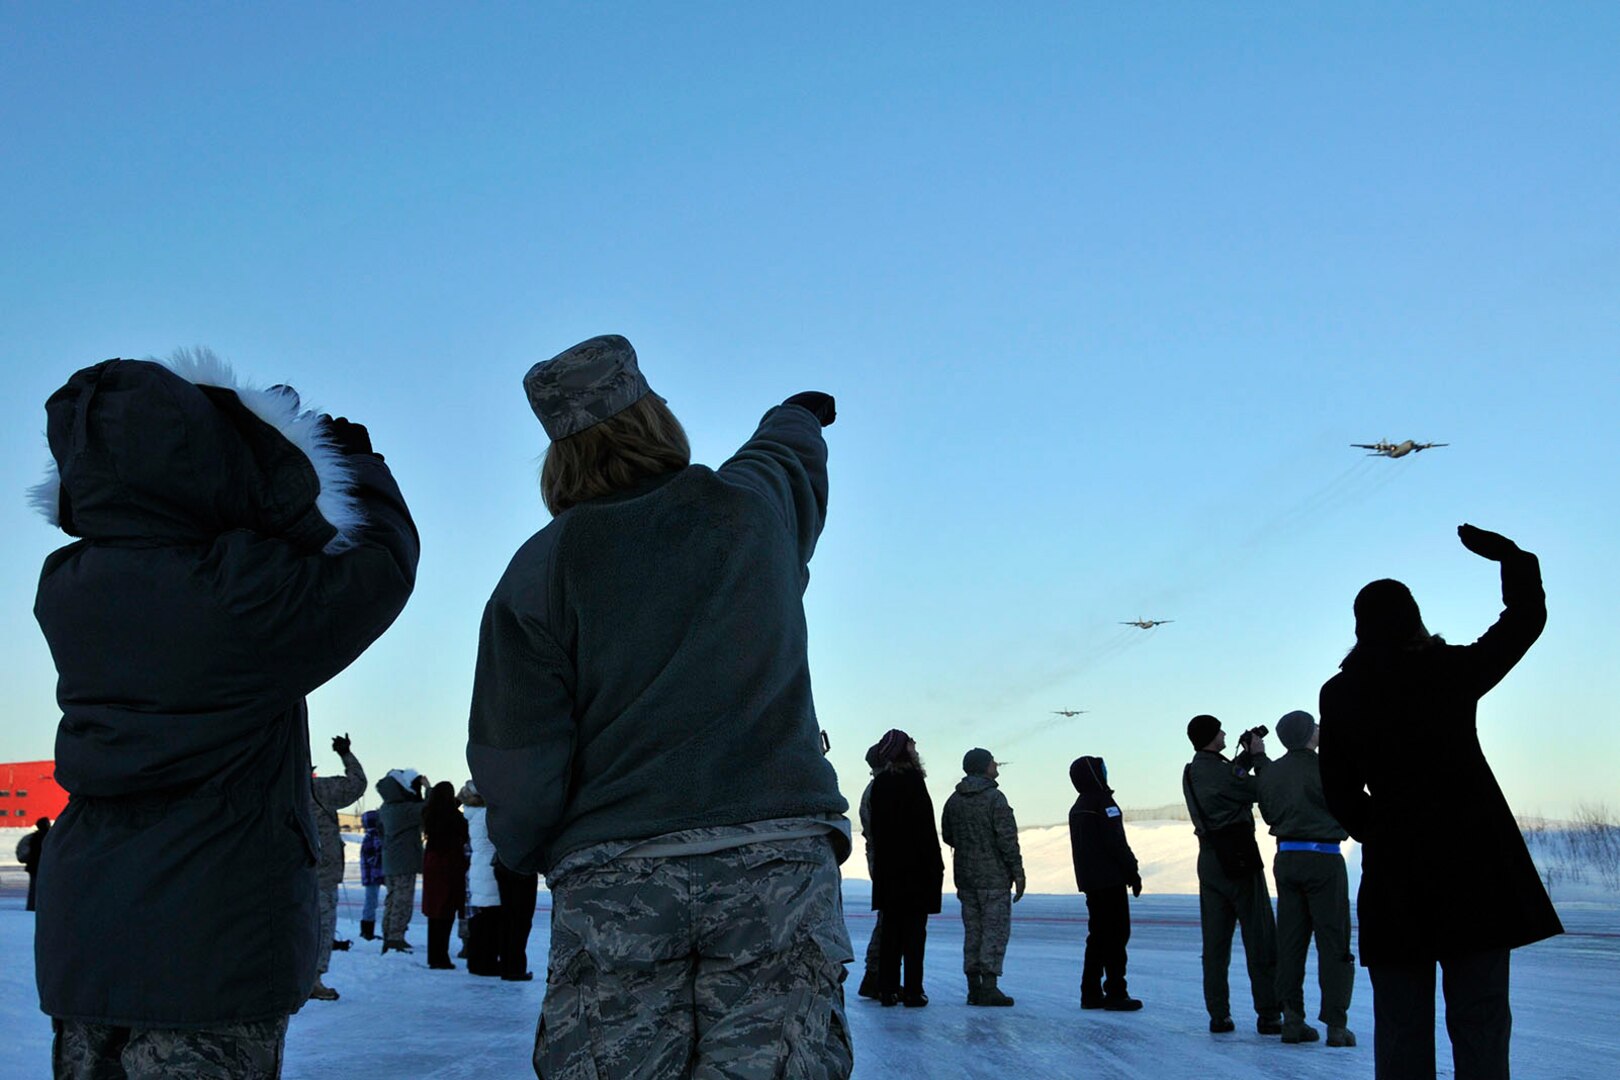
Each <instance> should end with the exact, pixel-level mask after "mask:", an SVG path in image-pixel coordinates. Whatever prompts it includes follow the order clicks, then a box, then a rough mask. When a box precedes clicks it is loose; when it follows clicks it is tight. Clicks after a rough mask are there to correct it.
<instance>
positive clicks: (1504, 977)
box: [1318, 525, 1563, 1080]
mask: <svg viewBox="0 0 1620 1080" xmlns="http://www.w3.org/2000/svg"><path fill="white" fill-rule="evenodd" d="M1457 535H1458V536H1459V537H1460V538H1461V539H1462V542H1463V546H1464V547H1466V548H1468V550H1469V551H1472V552H1473V553H1474V554H1476V555H1479V556H1482V557H1483V558H1487V559H1490V560H1491V561H1493V562H1498V563H1501V564H1502V601H1503V605H1504V610H1503V612H1502V615H1501V617H1500V618H1499V619H1497V621H1496V625H1495V626H1492V627H1491V628H1490V629H1489V630H1487V631H1486V632H1485V634H1484V636H1483V637H1481V638H1480V639H1479V640H1478V641H1476V642H1474V644H1472V645H1466V646H1453V645H1447V644H1446V643H1445V642H1444V641H1442V640H1441V639H1440V638H1439V637H1438V636H1435V635H1432V634H1430V633H1429V631H1428V630H1427V629H1426V628H1425V627H1424V625H1423V618H1422V615H1421V614H1420V613H1419V611H1418V605H1417V601H1415V600H1414V599H1412V594H1411V592H1409V591H1408V590H1407V588H1406V586H1405V585H1402V584H1401V583H1400V582H1398V581H1390V580H1388V579H1385V580H1381V581H1374V582H1373V583H1372V584H1370V585H1368V586H1367V587H1366V588H1364V589H1362V590H1361V592H1360V593H1359V594H1358V595H1357V596H1356V603H1355V614H1356V646H1355V648H1354V649H1352V650H1351V651H1350V655H1349V656H1347V657H1345V660H1344V663H1343V664H1342V665H1340V666H1341V667H1342V669H1343V670H1342V671H1341V672H1340V673H1339V674H1338V675H1335V676H1334V677H1333V678H1332V679H1329V680H1328V682H1327V683H1326V684H1325V685H1324V686H1323V687H1322V697H1321V713H1322V724H1321V734H1320V740H1321V742H1320V748H1319V751H1318V753H1319V757H1320V761H1321V768H1322V783H1323V788H1324V792H1325V794H1326V797H1327V804H1328V809H1329V810H1330V811H1331V812H1332V813H1333V816H1334V817H1335V818H1337V819H1338V820H1339V822H1340V823H1341V824H1343V825H1344V827H1345V828H1346V829H1347V830H1349V832H1350V835H1351V836H1353V837H1355V838H1356V839H1357V840H1359V841H1361V844H1362V877H1361V892H1360V896H1359V898H1358V900H1357V904H1356V908H1357V914H1358V917H1359V918H1360V924H1361V933H1360V938H1359V940H1360V948H1361V962H1362V964H1363V965H1365V966H1366V968H1367V971H1368V974H1369V975H1370V976H1371V977H1372V984H1373V1022H1374V1028H1375V1030H1374V1035H1373V1041H1374V1047H1375V1049H1374V1057H1375V1059H1376V1062H1377V1076H1378V1080H1405V1078H1407V1077H1413V1078H1417V1077H1422V1078H1428V1077H1433V1076H1434V1074H1435V1071H1434V973H1435V965H1436V964H1437V963H1438V964H1439V966H1440V969H1441V972H1442V974H1443V987H1444V991H1445V997H1446V1028H1447V1031H1448V1032H1449V1033H1450V1035H1451V1049H1452V1057H1453V1060H1454V1061H1455V1064H1456V1076H1457V1080H1483V1078H1497V1077H1500V1078H1504V1080H1505V1078H1506V1077H1507V1075H1508V1041H1509V1036H1510V1034H1511V1030H1512V1015H1511V1013H1510V1011H1509V1008H1508V953H1509V950H1511V949H1514V948H1517V947H1518V946H1520V945H1528V944H1530V943H1531V942H1533V941H1540V940H1542V939H1543V938H1548V937H1551V936H1553V935H1554V934H1560V933H1562V932H1563V926H1562V925H1561V924H1560V923H1559V921H1558V915H1557V913H1556V912H1555V911H1554V910H1553V906H1552V901H1551V900H1549V899H1548V897H1547V892H1546V890H1545V889H1544V888H1542V885H1541V878H1540V876H1539V875H1538V874H1537V872H1536V868H1535V865H1534V864H1533V863H1532V862H1531V860H1530V852H1529V849H1528V848H1527V847H1526V846H1525V843H1524V837H1523V835H1522V834H1521V833H1520V832H1519V826H1518V823H1517V822H1516V821H1515V820H1514V817H1513V811H1512V810H1511V809H1509V807H1508V803H1507V799H1506V798H1504V797H1503V795H1502V790H1501V788H1500V787H1498V786H1497V783H1496V777H1495V776H1494V775H1493V774H1492V773H1491V767H1490V765H1489V764H1488V763H1487V762H1486V760H1485V754H1484V751H1482V750H1481V749H1480V745H1479V734H1478V732H1477V730H1476V728H1475V719H1474V713H1475V709H1476V707H1477V706H1478V703H1479V699H1480V698H1481V697H1483V696H1484V695H1485V694H1486V693H1487V692H1489V691H1490V689H1491V688H1492V687H1493V686H1495V685H1496V684H1497V683H1498V682H1500V681H1501V680H1502V677H1503V676H1504V675H1506V674H1507V673H1508V672H1509V671H1510V670H1512V668H1513V665H1514V664H1516V663H1518V662H1519V658H1520V657H1522V656H1523V655H1524V654H1525V652H1526V651H1528V650H1529V648H1530V646H1531V645H1532V644H1533V643H1534V642H1535V640H1536V638H1537V637H1539V636H1540V634H1541V630H1542V627H1544V626H1545V625H1546V623H1547V606H1546V597H1545V594H1544V593H1543V592H1542V588H1541V566H1540V563H1539V562H1537V560H1536V557H1535V556H1534V555H1532V554H1530V553H1529V552H1527V551H1522V550H1520V549H1519V547H1518V545H1516V544H1514V543H1513V541H1511V540H1509V539H1507V538H1506V537H1505V536H1500V535H1498V534H1496V533H1493V532H1486V531H1485V530H1483V529H1477V528H1475V527H1474V526H1472V525H1463V526H1461V527H1460V528H1458V530H1457ZM1414 743H1415V744H1416V745H1418V746H1421V747H1422V750H1421V752H1416V753H1414V752H1394V750H1393V749H1392V748H1394V747H1399V746H1411V745H1413V744H1414Z"/></svg>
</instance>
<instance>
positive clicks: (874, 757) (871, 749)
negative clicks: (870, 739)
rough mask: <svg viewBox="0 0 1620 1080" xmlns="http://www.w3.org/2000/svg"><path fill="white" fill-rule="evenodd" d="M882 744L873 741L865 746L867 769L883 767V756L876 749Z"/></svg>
mask: <svg viewBox="0 0 1620 1080" xmlns="http://www.w3.org/2000/svg"><path fill="white" fill-rule="evenodd" d="M882 745H883V744H882V743H881V742H875V743H873V744H872V745H871V746H868V747H867V748H866V767H867V768H868V769H881V768H883V758H882V757H881V756H879V754H878V749H879V748H880V747H881V746H882Z"/></svg>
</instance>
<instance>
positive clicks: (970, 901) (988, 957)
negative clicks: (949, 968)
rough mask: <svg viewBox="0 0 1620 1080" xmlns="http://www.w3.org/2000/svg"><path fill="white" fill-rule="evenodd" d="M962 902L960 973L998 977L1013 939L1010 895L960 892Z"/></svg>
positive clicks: (987, 891) (997, 891)
mask: <svg viewBox="0 0 1620 1080" xmlns="http://www.w3.org/2000/svg"><path fill="white" fill-rule="evenodd" d="M956 898H957V899H958V900H960V901H961V902H962V970H963V971H965V972H967V973H968V974H969V975H1000V974H1001V962H1002V960H1003V959H1005V958H1006V956H1007V939H1008V938H1010V937H1012V893H1010V892H1008V891H1007V890H1006V889H959V890H957V893H956Z"/></svg>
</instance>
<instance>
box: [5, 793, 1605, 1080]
mask: <svg viewBox="0 0 1620 1080" xmlns="http://www.w3.org/2000/svg"><path fill="white" fill-rule="evenodd" d="M1182 827H1183V828H1185V823H1182ZM1139 850H1140V849H1139ZM6 854H9V851H7V852H6ZM351 865H352V863H351ZM850 869H858V862H857V861H856V860H852V865H851V866H850ZM20 884H21V874H20V873H18V872H17V871H15V870H12V871H9V872H7V873H5V874H0V1031H3V1032H4V1035H5V1037H4V1038H0V1077H5V1078H8V1080H29V1078H35V1077H37V1078H45V1077H48V1076H49V1074H50V1070H49V1055H50V1025H49V1022H48V1020H47V1019H46V1018H45V1017H43V1016H41V1015H40V1013H39V1011H38V1006H37V1001H38V999H37V997H36V995H35V992H34V976H33V967H34V965H33V955H32V932H33V916H31V915H29V914H28V913H26V912H24V911H23V910H22V908H23V897H22V892H21V889H20V887H19V886H20ZM869 898H870V891H869V886H868V885H867V884H866V883H865V882H862V881H858V880H853V879H852V880H850V881H848V882H846V885H845V900H846V912H847V918H848V923H849V929H850V936H851V938H852V939H853V940H854V942H855V948H856V952H857V955H859V954H860V953H861V952H862V951H863V950H864V947H865V945H866V940H867V936H868V935H869V934H870V932H871V926H872V922H871V913H870V911H868V910H867V907H868V901H869ZM343 902H344V906H343V909H342V911H341V914H340V924H339V930H340V933H341V934H343V935H344V936H346V937H355V936H356V933H357V930H358V927H357V925H356V920H357V919H358V917H359V902H360V890H359V888H358V887H357V886H355V885H347V886H345V887H344V896H343ZM548 905H549V897H548V896H546V895H545V894H544V893H542V894H541V897H540V906H541V911H540V913H539V915H538V916H537V919H536V925H535V932H534V936H533V937H532V938H531V941H530V963H531V966H532V967H533V968H534V970H535V971H536V972H537V973H542V978H537V979H536V980H535V981H534V982H532V983H504V982H500V981H498V980H489V979H475V978H473V977H471V976H468V975H467V974H466V972H465V971H463V970H457V971H430V970H428V968H427V965H426V959H425V956H424V951H425V950H423V942H424V933H425V928H424V924H423V923H422V920H421V918H420V916H417V917H416V919H415V921H414V922H413V924H412V927H411V933H410V937H411V939H412V940H413V941H414V942H415V943H416V944H417V947H418V951H417V952H416V953H415V954H413V955H409V956H405V955H400V954H397V953H390V954H389V955H388V956H382V955H380V954H379V953H378V951H377V949H378V947H379V946H378V945H377V944H376V943H368V942H360V941H358V940H356V942H355V948H354V950H352V951H350V952H347V953H336V954H334V955H333V960H332V971H331V974H330V975H329V976H328V982H329V983H330V985H332V986H334V987H336V988H337V989H338V990H339V991H341V992H342V994H343V997H342V999H341V1000H340V1001H337V1002H333V1003H322V1002H311V1003H310V1004H308V1005H307V1006H305V1008H304V1009H303V1010H302V1011H301V1012H300V1013H298V1015H296V1016H294V1017H293V1020H292V1025H291V1029H290V1031H289V1034H288V1038H287V1065H286V1073H285V1075H286V1077H287V1080H325V1078H333V1080H397V1078H399V1077H404V1076H410V1077H445V1078H467V1080H472V1078H479V1080H488V1078H495V1080H505V1078H522V1077H528V1076H532V1075H533V1073H532V1071H531V1070H530V1067H529V1050H530V1046H531V1043H532V1040H533V1036H534V1025H535V1020H536V1018H537V1017H538V1015H539V1011H540V1001H541V997H542V995H543V993H544V982H543V972H544V970H545V954H546V909H547V907H548ZM1132 906H1133V914H1134V920H1135V927H1134V935H1133V937H1132V940H1131V945H1130V962H1131V969H1130V975H1131V990H1132V992H1133V993H1134V994H1135V995H1136V996H1138V997H1141V998H1142V999H1144V1000H1145V1001H1146V1002H1147V1007H1146V1009H1144V1010H1143V1011H1142V1012H1140V1013H1136V1014H1132V1015H1115V1014H1108V1013H1099V1012H1085V1013H1082V1012H1081V1011H1080V1010H1079V1008H1078V1007H1077V998H1078V993H1079V988H1078V982H1079V972H1080V962H1081V954H1082V950H1083V947H1084V940H1085V906H1084V902H1083V901H1082V899H1081V898H1080V897H1079V896H1076V895H1074V894H1073V893H1072V892H1069V893H1066V894H1060V895H1034V894H1031V895H1029V896H1026V897H1025V898H1024V900H1023V901H1022V902H1021V903H1020V904H1018V906H1017V907H1016V908H1015V909H1014V924H1013V937H1012V944H1011V947H1010V948H1009V950H1008V956H1007V973H1006V975H1005V976H1004V977H1003V978H1002V986H1003V987H1004V988H1005V989H1006V990H1007V991H1008V992H1009V993H1011V994H1012V995H1014V996H1015V997H1016V998H1017V999H1018V1004H1017V1005H1016V1006H1015V1007H1013V1008H1011V1009H976V1008H968V1007H967V1006H966V1005H965V1004H964V1002H963V999H964V997H965V995H966V983H965V981H964V979H963V977H962V974H961V972H960V970H959V969H960V967H961V963H960V961H961V948H962V926H961V921H960V919H959V917H958V915H957V911H956V907H955V903H954V899H952V898H950V897H947V899H946V905H945V911H944V913H943V914H941V915H940V916H937V917H935V918H934V919H932V920H930V924H929V931H930V933H929V940H928V961H927V963H928V979H927V986H928V991H929V994H930V997H931V998H932V1004H931V1005H930V1006H929V1007H928V1008H927V1009H920V1010H914V1009H901V1008H896V1009H884V1008H881V1007H880V1006H878V1005H877V1004H876V1003H874V1002H869V1001H865V1000H861V999H859V998H854V997H853V996H851V1000H850V1002H849V1010H848V1011H849V1018H850V1025H851V1031H852V1034H853V1038H854V1042H855V1054H856V1066H855V1076H856V1077H857V1078H871V1080H876V1078H878V1077H884V1076H893V1075H903V1076H909V1077H915V1078H918V1080H935V1078H938V1080H968V1078H981V1077H982V1078H987V1080H989V1078H994V1080H1012V1078H1023V1077H1037V1078H1046V1077H1051V1078H1069V1077H1087V1078H1097V1080H1109V1078H1127V1077H1143V1076H1152V1077H1154V1078H1155V1080H1182V1078H1187V1080H1191V1078H1200V1080H1202V1078H1221V1077H1230V1078H1245V1080H1246V1078H1253V1077H1276V1078H1284V1077H1289V1078H1307V1080H1312V1078H1320V1080H1328V1078H1333V1080H1340V1078H1357V1077H1371V1076H1372V1050H1371V1036H1372V1018H1371V995H1370V990H1369V988H1368V984H1367V980H1366V973H1365V972H1364V971H1363V972H1359V973H1358V979H1357V984H1356V997H1355V1000H1354V1003H1353V1005H1352V1008H1351V1013H1350V1023H1351V1027H1352V1028H1354V1029H1355V1030H1356V1031H1357V1032H1358V1034H1359V1035H1360V1036H1361V1039H1362V1045H1361V1046H1360V1047H1357V1048H1354V1049H1344V1050H1337V1049H1336V1050H1329V1049H1327V1048H1326V1047H1324V1046H1322V1045H1321V1044H1320V1043H1318V1044H1316V1045H1314V1046H1299V1047H1295V1046H1283V1045H1281V1044H1280V1043H1279V1042H1278V1041H1277V1040H1276V1039H1274V1038H1272V1039H1266V1038H1262V1037H1260V1036H1258V1035H1256V1034H1255V1033H1254V1031H1253V1022H1252V1017H1250V1016H1246V1015H1244V1013H1243V1011H1242V1003H1244V1002H1246V1001H1247V1000H1248V985H1247V979H1246V977H1245V975H1244V974H1243V965H1242V961H1241V959H1237V960H1235V961H1234V963H1233V969H1232V990H1233V995H1232V996H1233V1002H1234V1005H1236V1006H1238V1007H1239V1011H1237V1013H1236V1014H1235V1015H1236V1017H1237V1019H1238V1021H1239V1030H1238V1031H1237V1032H1236V1033H1234V1034H1232V1035H1225V1036H1212V1035H1210V1034H1208V1033H1207V1031H1206V1028H1205V1024H1206V1017H1205V1014H1204V1008H1203V1001H1202V996H1201V991H1200V978H1199V959H1198V956H1199V940H1198V912H1197V900H1196V898H1195V897H1191V896H1173V895H1144V896H1143V897H1142V898H1141V899H1140V900H1138V901H1134V902H1133V904H1132ZM1559 907H1560V912H1561V913H1562V915H1563V917H1564V921H1565V925H1566V926H1567V927H1568V928H1569V930H1570V933H1569V934H1567V935H1566V936H1564V937H1562V938H1558V939H1556V940H1553V941H1549V942H1544V943H1542V944H1539V945H1535V946H1532V947H1530V948H1528V949H1521V950H1519V951H1518V952H1516V953H1515V954H1514V961H1513V965H1514V966H1513V995H1514V1013H1515V1016H1514V1042H1513V1053H1514V1062H1513V1067H1514V1075H1515V1076H1517V1077H1520V1078H1521V1080H1522V1078H1531V1080H1534V1078H1538V1077H1546V1078H1557V1080H1586V1078H1590V1080H1599V1078H1602V1080H1613V1078H1614V1077H1615V1076H1617V1075H1620V1024H1617V1023H1616V1018H1617V1017H1620V903H1617V902H1616V901H1614V900H1613V899H1611V900H1609V901H1608V902H1603V903H1592V902H1570V903H1561V904H1560V905H1559ZM853 973H854V975H856V976H858V975H859V962H858V961H857V965H856V968H855V969H854V972H853ZM851 985H853V984H851ZM1306 1000H1307V1002H1308V1003H1309V1004H1310V1007H1311V1008H1312V1009H1314V1007H1315V1004H1314V1003H1315V1001H1316V990H1315V971H1314V965H1313V967H1312V969H1311V970H1310V971H1308V972H1307V977H1306ZM1440 1045H1441V1046H1442V1047H1444V1046H1445V1036H1444V1032H1443V1031H1442V1032H1441V1034H1440ZM1442 1056H1443V1061H1442V1064H1441V1069H1440V1075H1441V1076H1450V1075H1451V1071H1450V1067H1449V1059H1444V1053H1442Z"/></svg>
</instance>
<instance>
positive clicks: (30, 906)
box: [23, 870, 39, 911]
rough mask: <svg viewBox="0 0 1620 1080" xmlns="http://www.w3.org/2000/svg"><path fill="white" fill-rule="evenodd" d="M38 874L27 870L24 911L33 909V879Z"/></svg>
mask: <svg viewBox="0 0 1620 1080" xmlns="http://www.w3.org/2000/svg"><path fill="white" fill-rule="evenodd" d="M38 876H39V873H38V872H37V871H34V870H30V871H28V906H26V907H24V908H23V910H24V911H33V910H34V879H35V878H37V877H38Z"/></svg>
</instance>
